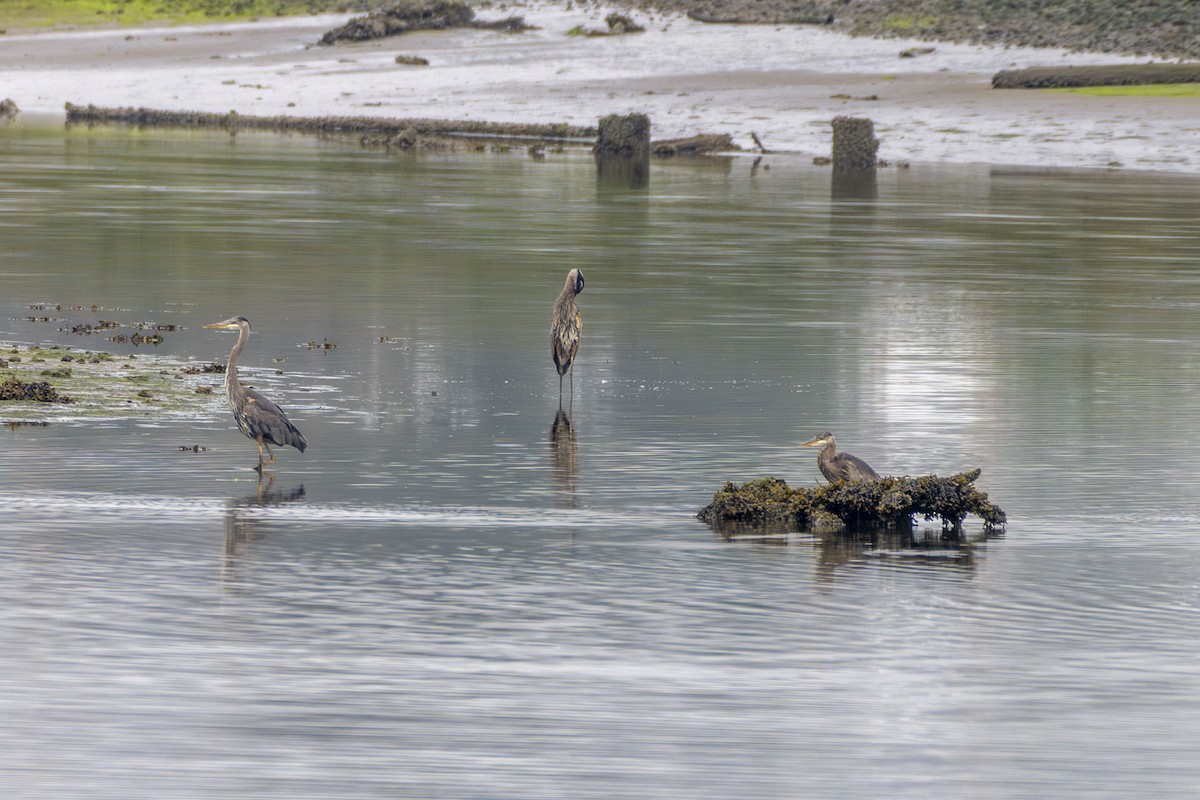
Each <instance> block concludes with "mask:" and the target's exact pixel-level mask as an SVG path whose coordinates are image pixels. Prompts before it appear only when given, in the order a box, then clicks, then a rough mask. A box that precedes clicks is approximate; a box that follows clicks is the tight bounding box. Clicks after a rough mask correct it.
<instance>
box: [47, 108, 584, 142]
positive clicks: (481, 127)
mask: <svg viewBox="0 0 1200 800" xmlns="http://www.w3.org/2000/svg"><path fill="white" fill-rule="evenodd" d="M66 108H67V122H68V123H85V124H91V125H96V124H114V123H115V124H124V125H137V126H139V127H145V128H154V127H162V128H216V129H219V130H232V131H236V130H266V131H296V132H299V133H323V134H352V135H358V136H363V135H367V134H374V135H396V134H400V133H403V132H405V131H407V130H409V129H412V130H414V131H416V132H417V133H419V134H421V135H423V136H460V137H475V136H498V137H511V138H525V139H547V140H559V139H587V138H591V137H594V136H595V135H596V129H595V128H585V127H579V126H576V125H568V124H566V123H520V122H477V121H473V120H465V119H459V120H452V119H394V118H387V117H290V116H277V117H260V116H254V115H250V114H238V113H237V112H236V111H231V112H229V113H228V114H215V113H210V112H205V111H164V110H159V109H153V108H106V107H102V106H94V105H87V106H81V105H75V104H73V103H67V106H66Z"/></svg>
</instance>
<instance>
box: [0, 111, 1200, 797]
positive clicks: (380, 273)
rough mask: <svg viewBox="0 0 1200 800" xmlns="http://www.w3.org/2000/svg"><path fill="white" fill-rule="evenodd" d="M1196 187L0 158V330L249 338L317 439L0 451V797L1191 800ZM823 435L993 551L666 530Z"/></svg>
mask: <svg viewBox="0 0 1200 800" xmlns="http://www.w3.org/2000/svg"><path fill="white" fill-rule="evenodd" d="M1198 198H1200V182H1197V181H1196V180H1195V179H1194V178H1179V177H1171V176H1161V175H1153V174H1126V173H1120V172H1115V173H1099V172H1071V173H1064V172H1050V171H1014V170H1001V171H997V170H989V169H986V168H983V167H977V168H954V169H949V168H940V167H934V166H914V167H913V168H911V169H909V170H905V171H885V172H882V173H880V175H879V176H878V181H877V184H876V185H875V186H869V187H863V186H857V187H846V186H841V185H834V184H833V183H832V180H831V176H830V173H829V172H828V171H827V170H824V169H820V168H815V167H812V166H809V165H807V164H805V163H804V162H803V160H799V159H792V160H789V159H786V158H768V159H766V160H764V161H763V162H762V163H760V164H758V165H757V166H755V165H754V162H753V161H752V160H751V159H749V158H745V159H734V160H731V161H716V162H715V163H714V162H703V163H692V162H674V163H672V162H667V163H660V164H655V166H654V169H653V172H652V175H651V178H650V181H649V184H648V185H647V186H644V187H630V186H628V185H622V184H621V183H620V182H619V181H599V180H597V176H596V173H595V168H594V166H593V165H592V163H591V161H590V160H589V159H588V158H587V157H584V156H572V155H551V156H550V157H548V158H546V159H545V160H535V159H531V158H529V157H528V156H527V155H526V154H525V153H524V152H513V153H507V154H472V155H455V156H440V155H422V156H397V155H389V154H386V153H382V152H372V151H361V150H359V149H358V148H357V147H356V146H353V145H347V144H345V143H338V142H328V141H319V140H314V139H307V138H285V137H274V136H267V135H244V134H243V135H238V136H237V137H229V136H225V135H220V134H178V133H163V132H145V131H140V132H139V131H116V130H93V131H88V130H83V129H73V130H68V131H64V130H63V129H62V128H61V127H46V126H39V125H35V124H25V125H18V126H8V127H4V128H0V233H2V236H3V252H0V287H2V290H0V311H2V312H3V313H2V314H0V341H8V342H19V343H39V342H52V343H63V344H69V345H73V346H78V347H84V348H90V349H103V350H109V351H111V352H116V353H126V352H131V351H136V352H138V353H147V352H153V353H156V354H158V355H162V356H169V357H172V358H176V359H185V360H195V361H197V362H198V363H204V362H209V361H213V360H221V361H223V360H224V358H225V356H226V354H227V352H228V350H229V348H230V347H231V346H232V344H233V337H232V336H231V335H228V334H222V333H217V332H213V331H204V330H202V329H201V326H202V325H203V324H205V323H209V322H215V321H218V320H221V319H224V318H226V317H229V316H231V315H235V314H244V315H246V316H247V317H249V318H250V319H251V321H252V323H253V325H254V328H255V334H254V336H253V338H252V339H251V342H250V346H249V348H248V349H247V352H246V354H245V355H244V356H243V370H244V372H245V373H246V375H245V377H246V378H247V379H248V380H250V381H251V382H253V383H255V384H256V385H258V386H259V387H261V388H263V389H264V390H266V391H267V392H268V393H270V394H272V396H274V397H275V398H276V399H278V400H279V401H280V402H281V404H282V405H284V407H285V408H286V409H288V410H289V413H290V415H291V417H292V419H293V421H295V422H296V423H297V424H298V425H299V426H300V427H301V428H302V430H303V431H304V432H305V434H306V435H307V437H308V439H309V442H310V443H311V447H310V449H309V451H308V452H307V453H305V454H303V455H301V454H299V453H297V452H296V451H294V450H291V449H288V450H287V451H286V452H282V453H281V455H280V462H279V464H278V465H277V469H276V471H275V480H274V481H273V482H266V481H264V482H263V483H262V484H261V485H260V484H259V482H258V481H257V479H256V477H255V475H254V473H253V472H252V471H251V470H250V466H251V465H252V464H253V463H254V460H255V457H256V451H255V448H254V446H253V444H251V443H250V442H248V441H247V440H245V439H244V438H242V437H241V435H240V434H238V433H237V431H236V429H235V428H234V427H233V424H232V421H231V419H230V418H229V416H228V413H227V412H226V411H225V410H224V409H222V408H221V405H220V398H219V397H213V398H203V397H200V396H198V397H197V401H196V409H195V413H194V414H193V415H192V416H191V417H189V418H175V417H169V416H165V415H163V416H158V415H156V414H155V413H154V412H153V408H152V406H151V407H149V408H148V409H147V411H146V413H145V414H143V415H139V416H135V417H126V418H123V419H110V420H99V421H97V420H71V419H59V420H57V421H54V422H52V423H51V424H49V425H47V426H45V427H29V426H20V427H12V428H8V429H0V529H2V532H0V601H2V602H0V648H2V653H3V655H2V663H3V669H2V670H0V719H2V720H3V721H2V722H0V753H2V755H0V767H2V771H3V773H4V785H5V788H4V795H5V797H12V798H59V797H81V796H87V797H90V798H128V797H155V798H192V797H231V798H232V797H239V798H240V797H276V798H308V797H314V798H315V797H339V798H342V797H423V798H428V797H463V798H646V797H654V798H688V799H691V798H701V797H703V798H748V797H754V798H797V797H828V798H863V797H883V796H887V797H905V798H928V797H945V798H1017V797H1029V798H1033V797H1060V798H1061V797H1088V798H1095V797H1112V798H1128V797H1132V796H1145V797H1159V798H1185V797H1188V798H1190V797H1195V796H1197V795H1198V794H1200V761H1198V760H1197V758H1196V753H1197V751H1198V749H1200V722H1198V720H1200V644H1198V641H1197V632H1198V629H1200V610H1198V606H1200V536H1198V534H1200V511H1198V508H1197V500H1196V498H1197V493H1198V490H1200V466H1198V465H1197V462H1196V459H1195V456H1194V453H1195V450H1196V446H1197V443H1198V440H1200V402H1198V400H1200V380H1198V377H1200V337H1198V336H1197V335H1196V334H1197V331H1198V330H1200V321H1198V320H1200V316H1198V314H1197V311H1198V306H1200V260H1198V254H1200V217H1198V216H1197V214H1196V207H1197V200H1198ZM573 266H575V267H580V268H581V269H582V270H583V271H584V274H585V276H586V279H587V289H586V290H585V292H584V293H583V294H582V295H581V296H580V298H579V301H580V306H581V308H582V311H583V315H584V324H585V328H584V341H583V346H582V348H581V350H580V355H579V359H578V362H577V367H576V370H577V373H576V375H575V381H574V392H573V396H572V399H571V400H570V402H569V403H568V404H567V405H568V410H569V420H570V432H569V433H568V432H566V431H565V429H564V428H563V424H562V421H561V420H560V421H559V424H558V426H557V427H556V425H555V422H556V410H557V408H558V381H557V376H556V375H555V373H554V370H553V367H552V365H551V363H550V358H549V352H548V350H549V348H548V334H547V328H548V321H549V310H550V304H551V302H552V301H553V299H554V297H555V295H556V294H557V292H558V290H559V288H560V287H561V285H562V282H563V280H564V278H565V276H566V272H567V270H568V269H569V268H570V267H573ZM38 304H48V309H49V310H46V311H34V310H31V306H35V305H38ZM59 305H61V306H62V310H58V309H56V306H59ZM93 305H96V306H97V310H96V311H95V312H93V311H92V310H91V307H92V306H93ZM76 307H79V308H78V309H76ZM45 316H49V317H50V320H49V321H35V320H36V319H37V318H39V317H45ZM99 319H105V320H115V321H119V322H121V323H123V324H130V323H133V322H135V321H151V322H155V323H161V324H172V325H175V326H178V328H179V329H178V330H177V331H173V332H169V333H166V334H164V337H165V341H164V342H163V343H162V344H160V345H158V346H157V347H156V348H155V347H147V346H145V345H143V346H141V347H138V348H135V347H134V346H132V345H128V344H118V343H114V342H111V341H108V339H107V338H106V335H105V334H104V333H101V334H96V335H93V336H89V337H82V336H78V335H74V334H71V333H70V332H69V329H70V327H71V325H73V324H80V323H92V324H95V323H96V322H97V321H98V320H99ZM326 340H328V341H329V342H331V343H334V344H336V345H337V347H336V348H335V349H328V350H326V349H324V348H315V349H309V348H307V347H305V346H304V344H305V343H307V342H310V341H312V342H324V341H326ZM277 373H278V374H277ZM219 378H220V376H215V377H214V380H213V383H214V385H219ZM4 418H5V410H4V409H3V408H2V407H0V420H2V419H4ZM826 429H829V430H832V431H834V432H835V433H837V434H838V436H839V440H840V442H841V444H842V445H843V446H844V447H845V449H848V450H850V451H852V452H854V453H856V454H858V455H860V456H862V457H864V458H866V459H867V460H868V461H870V462H871V463H872V464H873V465H874V466H875V467H876V468H877V469H878V470H879V471H880V472H884V473H892V474H922V473H929V472H939V473H949V472H953V471H958V470H962V469H969V468H974V467H981V468H982V469H983V477H982V479H981V481H980V486H981V487H982V488H983V489H985V490H987V491H988V492H990V493H991V495H992V498H993V499H994V500H995V501H996V502H998V503H999V504H1000V505H1001V506H1003V507H1004V508H1005V509H1006V510H1007V511H1008V513H1009V519H1010V524H1009V526H1008V530H1007V532H1006V533H1005V534H1004V535H1002V536H998V537H993V538H985V537H984V536H983V534H982V532H981V531H980V530H979V529H978V525H975V526H974V527H973V528H971V529H970V530H969V534H970V539H971V541H970V542H968V543H964V544H962V545H958V544H954V543H943V542H941V541H939V539H938V536H937V533H938V532H937V531H936V530H930V531H928V532H927V533H928V534H929V535H928V537H927V538H924V539H920V540H919V541H898V540H891V539H886V538H884V539H879V540H876V541H872V542H863V541H856V540H852V539H843V538H838V537H824V538H822V537H818V536H809V535H802V534H797V535H793V536H790V537H776V538H753V537H745V538H742V537H739V538H735V539H734V540H732V541H730V540H727V539H726V538H725V537H723V536H721V535H719V534H717V533H715V532H713V531H712V530H710V529H709V528H708V527H707V526H705V525H703V524H701V523H699V522H697V521H696V520H695V519H694V514H695V512H696V510H697V509H698V508H699V507H701V506H703V505H704V504H705V503H706V502H708V500H709V499H710V498H711V496H712V493H713V491H714V490H715V489H716V488H718V487H719V486H720V485H721V483H722V482H723V481H725V480H727V479H733V480H738V481H741V480H746V479H750V478H754V477H758V476H761V475H767V474H773V475H778V476H780V477H784V478H786V479H787V480H789V481H790V482H792V483H794V484H803V483H812V482H814V481H815V480H816V479H817V471H816V467H815V459H814V457H813V455H812V453H810V452H808V451H797V450H796V448H795V447H794V445H795V444H796V443H797V442H799V441H803V440H804V439H807V438H808V437H810V436H812V435H813V434H815V433H818V432H820V431H822V430H826ZM193 446H198V447H199V448H206V449H201V451H200V452H192V450H191V448H192V447H193ZM184 448H187V449H186V450H185V449H184ZM923 533H924V532H923Z"/></svg>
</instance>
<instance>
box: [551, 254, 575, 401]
mask: <svg viewBox="0 0 1200 800" xmlns="http://www.w3.org/2000/svg"><path fill="white" fill-rule="evenodd" d="M582 291H583V273H582V272H580V271H579V270H578V269H572V270H571V271H570V272H568V273H567V282H566V283H565V284H564V285H563V290H562V292H560V293H559V295H558V299H557V300H555V301H554V314H553V316H552V317H551V319H550V352H551V355H553V356H554V366H555V367H556V368H557V369H558V401H559V403H560V404H561V403H562V379H563V376H564V375H566V374H567V373H568V372H570V371H571V363H572V362H573V361H574V360H575V353H576V352H578V350H579V336H580V334H581V333H582V332H583V319H582V318H581V317H580V316H579V306H577V305H575V295H577V294H579V293H580V292H582ZM574 390H575V373H573V372H572V373H571V391H572V392H574Z"/></svg>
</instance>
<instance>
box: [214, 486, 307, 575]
mask: <svg viewBox="0 0 1200 800" xmlns="http://www.w3.org/2000/svg"><path fill="white" fill-rule="evenodd" d="M264 484H265V485H264ZM274 487H275V475H273V474H272V473H269V472H268V473H266V477H265V478H264V477H263V475H262V474H260V475H259V478H258V487H257V489H256V491H255V492H254V493H253V494H250V495H246V496H244V497H233V498H230V499H229V501H228V502H227V503H226V508H225V514H224V523H225V561H224V568H225V570H226V572H231V571H232V570H233V569H234V568H235V567H236V566H237V557H238V555H239V554H241V553H242V552H244V551H245V549H246V548H247V547H250V546H252V543H253V542H254V540H255V539H256V538H258V537H259V536H260V535H261V532H260V527H261V526H262V524H263V515H262V514H261V513H259V512H261V511H262V510H263V509H267V508H271V507H274V506H281V505H291V504H295V503H301V502H303V501H304V499H305V496H306V493H305V491H304V484H300V485H299V486H297V487H296V488H294V489H290V490H282V489H275V488H274ZM276 524H278V523H276Z"/></svg>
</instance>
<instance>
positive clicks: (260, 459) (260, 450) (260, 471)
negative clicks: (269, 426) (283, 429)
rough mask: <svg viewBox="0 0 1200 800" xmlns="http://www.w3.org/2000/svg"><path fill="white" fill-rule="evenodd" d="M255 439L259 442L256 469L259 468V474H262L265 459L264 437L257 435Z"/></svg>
mask: <svg viewBox="0 0 1200 800" xmlns="http://www.w3.org/2000/svg"><path fill="white" fill-rule="evenodd" d="M255 441H256V442H258V466H257V467H255V469H256V470H258V474H259V475H262V468H263V460H262V449H263V440H262V437H261V436H258V437H256V438H255Z"/></svg>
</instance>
